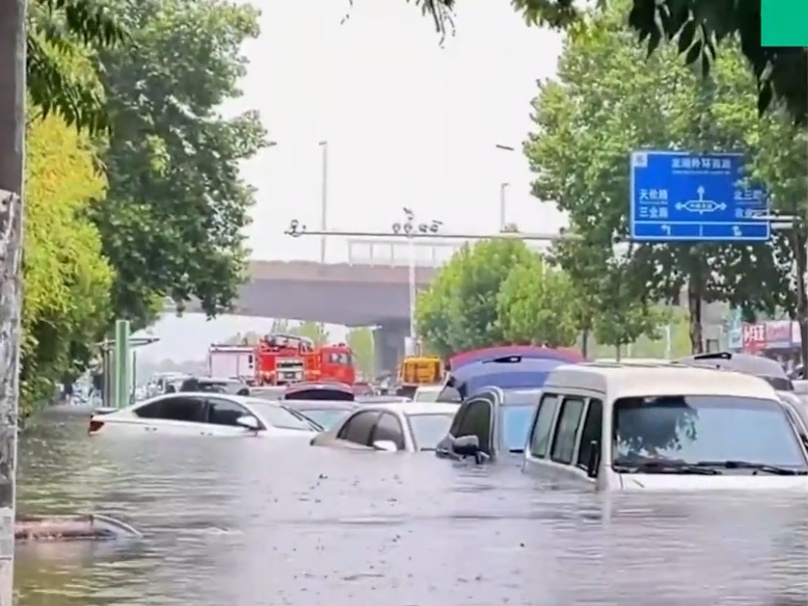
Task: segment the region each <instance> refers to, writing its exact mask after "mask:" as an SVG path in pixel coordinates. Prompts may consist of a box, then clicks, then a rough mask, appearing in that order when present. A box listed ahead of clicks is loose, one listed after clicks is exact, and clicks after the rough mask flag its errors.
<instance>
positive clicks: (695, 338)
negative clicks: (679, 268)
mask: <svg viewBox="0 0 808 606" xmlns="http://www.w3.org/2000/svg"><path fill="white" fill-rule="evenodd" d="M701 304H702V297H701V288H699V285H698V284H697V283H696V281H695V280H690V281H689V282H688V283H687V311H688V312H689V314H690V352H691V353H694V354H700V353H704V335H703V334H702V322H701V311H702V310H701Z"/></svg>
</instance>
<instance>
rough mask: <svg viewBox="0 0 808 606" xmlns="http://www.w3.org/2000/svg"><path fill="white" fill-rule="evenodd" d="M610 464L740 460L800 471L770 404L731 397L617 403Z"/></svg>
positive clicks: (795, 443) (789, 430)
mask: <svg viewBox="0 0 808 606" xmlns="http://www.w3.org/2000/svg"><path fill="white" fill-rule="evenodd" d="M612 433H613V436H612V437H613V444H614V454H613V459H614V460H613V463H614V464H620V465H623V464H628V465H631V464H632V463H636V462H638V461H642V462H647V461H648V460H649V459H650V460H651V461H656V460H659V461H662V462H664V461H677V462H684V463H687V464H697V463H701V462H704V461H743V462H749V463H756V464H763V465H773V466H778V467H789V468H795V469H805V468H806V461H805V456H804V454H803V450H802V446H801V444H800V443H799V438H798V436H797V434H796V432H795V431H794V429H793V427H792V425H791V421H790V420H789V418H788V416H787V413H786V411H785V410H784V408H783V405H782V404H781V403H780V402H778V401H776V400H765V399H759V398H746V397H735V396H663V397H646V398H643V397H638V398H622V399H619V400H617V401H615V403H614V421H613V428H612Z"/></svg>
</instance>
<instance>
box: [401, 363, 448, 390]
mask: <svg viewBox="0 0 808 606" xmlns="http://www.w3.org/2000/svg"><path fill="white" fill-rule="evenodd" d="M442 380H443V361H442V360H441V359H440V358H439V357H437V356H407V357H406V358H404V359H403V360H402V361H401V365H400V366H399V369H398V382H399V387H398V389H397V390H396V395H399V396H405V397H408V398H411V397H412V395H413V394H414V393H415V390H416V389H418V387H419V386H420V385H433V384H435V383H440V382H441V381H442Z"/></svg>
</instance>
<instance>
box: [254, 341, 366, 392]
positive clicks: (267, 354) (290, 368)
mask: <svg viewBox="0 0 808 606" xmlns="http://www.w3.org/2000/svg"><path fill="white" fill-rule="evenodd" d="M256 359H257V362H258V363H257V364H256V382H257V383H258V384H259V385H288V384H290V383H300V382H302V381H339V382H340V383H346V384H348V385H353V384H354V382H355V381H356V370H355V369H354V365H353V354H352V352H351V348H350V347H348V346H347V345H346V344H345V343H338V344H336V345H321V346H319V347H317V346H315V344H314V342H313V341H312V340H311V339H307V338H306V337H299V336H297V335H289V334H282V333H270V334H268V335H266V336H265V337H264V338H263V339H261V341H260V342H259V343H258V345H257V346H256Z"/></svg>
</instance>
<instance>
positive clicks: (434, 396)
mask: <svg viewBox="0 0 808 606" xmlns="http://www.w3.org/2000/svg"><path fill="white" fill-rule="evenodd" d="M440 392H441V390H440V389H418V390H416V392H415V398H413V399H414V400H415V401H416V402H437V401H438V396H439V395H440Z"/></svg>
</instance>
